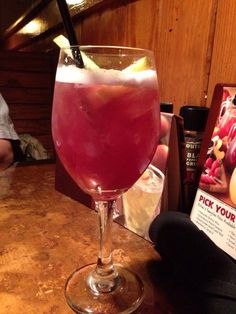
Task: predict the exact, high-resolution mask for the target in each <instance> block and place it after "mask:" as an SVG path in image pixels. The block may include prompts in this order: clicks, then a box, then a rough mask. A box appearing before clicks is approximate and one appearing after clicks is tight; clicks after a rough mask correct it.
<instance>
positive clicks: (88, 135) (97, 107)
mask: <svg viewBox="0 0 236 314" xmlns="http://www.w3.org/2000/svg"><path fill="white" fill-rule="evenodd" d="M60 70H61V71H62V69H59V70H58V72H57V78H56V83H55V91H54V101H53V121H52V122H53V138H54V143H55V147H56V151H57V154H58V156H59V158H60V159H61V161H62V163H63V165H64V166H65V168H66V169H67V171H68V173H69V174H70V175H71V177H72V178H73V179H74V181H75V182H76V183H77V184H78V185H79V186H80V187H81V188H82V189H83V190H84V191H85V192H87V193H89V194H91V195H92V196H93V197H94V198H95V199H99V198H102V196H104V195H105V194H106V197H108V198H112V197H114V196H116V195H118V194H120V193H121V192H123V191H125V190H127V189H128V188H129V187H131V186H132V185H133V184H134V183H135V181H136V180H137V179H138V178H139V177H140V175H141V174H142V173H143V172H144V170H145V169H146V167H147V165H148V164H149V163H150V161H151V160H152V157H153V155H154V152H155V149H156V144H157V142H158V138H159V96H158V92H157V79H156V75H155V72H154V71H152V70H148V71H145V73H143V72H138V73H135V74H132V75H131V74H129V75H127V74H124V73H122V72H120V71H114V70H111V71H103V70H99V71H96V73H93V71H90V72H89V70H84V69H83V70H81V69H75V70H74V72H75V71H76V72H78V74H77V81H80V82H81V83H80V84H79V83H75V79H74V78H73V76H72V75H69V79H68V76H67V78H66V76H65V75H63V74H62V72H61V73H60ZM71 74H72V72H71ZM108 76H109V77H108ZM65 78H66V79H65Z"/></svg>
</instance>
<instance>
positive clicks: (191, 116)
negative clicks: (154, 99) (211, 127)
mask: <svg viewBox="0 0 236 314" xmlns="http://www.w3.org/2000/svg"><path fill="white" fill-rule="evenodd" d="M208 112H209V108H207V107H201V106H188V105H186V106H182V107H181V108H180V113H179V114H180V116H181V117H182V118H183V120H184V129H185V130H189V131H197V132H202V131H204V130H205V126H206V122H207V117H208Z"/></svg>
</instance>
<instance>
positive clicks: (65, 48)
mask: <svg viewBox="0 0 236 314" xmlns="http://www.w3.org/2000/svg"><path fill="white" fill-rule="evenodd" d="M72 48H79V50H80V49H82V50H89V49H93V48H94V49H108V50H119V49H120V50H124V51H125V50H127V51H128V50H129V51H137V52H142V53H145V52H147V53H153V51H152V50H150V49H147V48H140V47H131V46H119V45H68V46H63V47H60V50H67V49H72Z"/></svg>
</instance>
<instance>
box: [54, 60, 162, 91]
mask: <svg viewBox="0 0 236 314" xmlns="http://www.w3.org/2000/svg"><path fill="white" fill-rule="evenodd" d="M56 81H58V82H64V83H79V84H100V85H102V84H105V85H120V84H125V85H137V84H140V83H142V84H145V86H151V85H152V86H153V85H154V84H157V79H156V72H155V71H154V70H144V71H139V72H123V71H119V70H106V69H100V68H98V69H96V70H89V69H80V68H77V67H75V66H73V65H71V66H62V67H60V68H58V69H57V73H56Z"/></svg>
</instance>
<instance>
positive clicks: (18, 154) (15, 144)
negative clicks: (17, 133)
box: [11, 140, 25, 162]
mask: <svg viewBox="0 0 236 314" xmlns="http://www.w3.org/2000/svg"><path fill="white" fill-rule="evenodd" d="M11 145H12V150H13V154H14V162H16V161H23V160H25V155H24V153H23V151H22V149H21V147H20V141H19V140H11Z"/></svg>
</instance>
